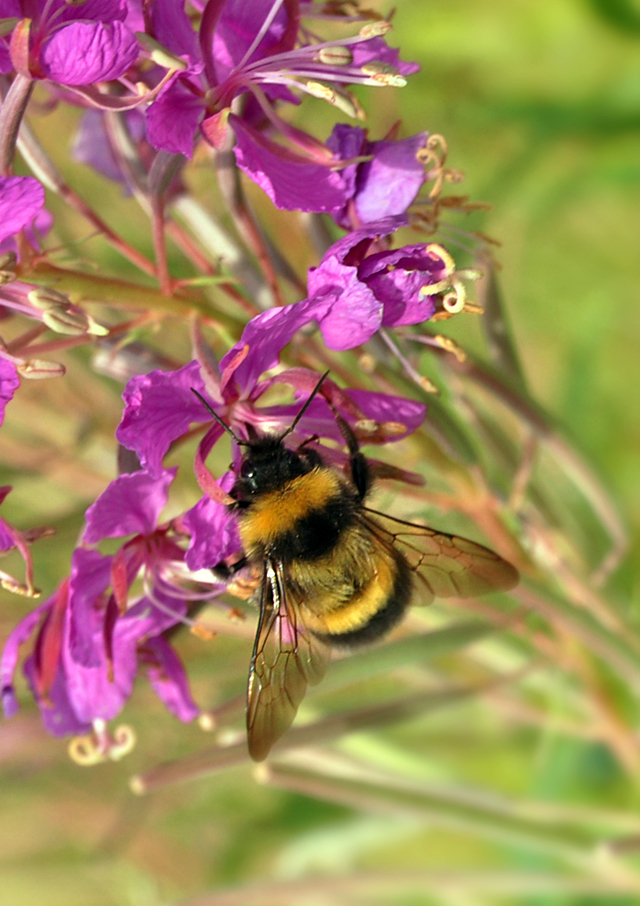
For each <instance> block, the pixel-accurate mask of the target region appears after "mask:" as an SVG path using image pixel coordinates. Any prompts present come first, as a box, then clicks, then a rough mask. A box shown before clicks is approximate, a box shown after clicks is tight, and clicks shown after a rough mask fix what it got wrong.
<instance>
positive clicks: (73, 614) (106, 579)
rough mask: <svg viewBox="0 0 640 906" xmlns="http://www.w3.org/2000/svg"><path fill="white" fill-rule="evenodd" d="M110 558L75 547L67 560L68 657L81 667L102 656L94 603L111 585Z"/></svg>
mask: <svg viewBox="0 0 640 906" xmlns="http://www.w3.org/2000/svg"><path fill="white" fill-rule="evenodd" d="M112 559H113V558H112V557H103V556H102V554H100V553H98V551H90V550H84V549H83V548H77V549H76V550H75V551H74V552H73V555H72V558H71V578H70V581H69V655H70V657H71V658H72V659H73V660H74V661H75V662H77V663H78V664H82V665H84V666H85V667H95V666H96V665H98V664H100V662H101V658H102V656H103V654H102V650H103V648H104V642H103V639H102V610H101V609H99V608H97V607H96V601H97V599H98V598H99V596H100V595H102V593H103V592H104V591H106V589H107V588H108V587H109V585H110V583H111V562H112Z"/></svg>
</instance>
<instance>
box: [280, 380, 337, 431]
mask: <svg viewBox="0 0 640 906" xmlns="http://www.w3.org/2000/svg"><path fill="white" fill-rule="evenodd" d="M328 374H329V372H328V371H325V373H324V374H323V375H322V377H321V378H320V380H319V381H318V383H317V384H316V386H315V387H314V388H313V390H312V391H311V393H310V394H309V396H308V397H307V399H306V400H305V403H304V405H303V407H302V409H301V410H300V411H299V412H298V414H297V415H296V417H295V418H294V420H293V421H292V422H291V424H290V425H289V427H288V428H287V430H286V431H285V432H284V434H283V435H282V436H281V438H280V440H284V439H285V437H288V436H289V435H290V434H291V433H292V432H293V431H295V429H296V425H297V424H298V422H299V421H300V419H301V418H302V416H303V415H304V414H305V412H306V411H307V409H308V408H309V406H310V405H311V403H312V402H313V398H314V397H315V395H316V394H317V392H318V390H320V388H321V387H322V383H323V381H324V380H325V378H326V377H327V376H328Z"/></svg>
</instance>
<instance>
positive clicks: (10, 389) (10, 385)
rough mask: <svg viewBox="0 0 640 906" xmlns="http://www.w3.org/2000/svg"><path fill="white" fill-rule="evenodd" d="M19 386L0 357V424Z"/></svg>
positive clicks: (11, 366) (15, 375) (12, 367)
mask: <svg viewBox="0 0 640 906" xmlns="http://www.w3.org/2000/svg"><path fill="white" fill-rule="evenodd" d="M34 181H35V180H34ZM19 386H20V380H19V378H18V372H17V370H16V366H15V365H14V364H13V362H9V361H7V359H0V425H1V424H2V423H3V421H4V410H5V408H6V406H7V403H9V402H10V401H11V400H12V399H13V395H14V393H15V392H16V390H17V389H18V387H19Z"/></svg>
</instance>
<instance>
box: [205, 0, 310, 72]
mask: <svg viewBox="0 0 640 906" xmlns="http://www.w3.org/2000/svg"><path fill="white" fill-rule="evenodd" d="M215 5H216V6H218V7H220V13H219V19H218V21H217V23H216V27H215V31H214V33H213V35H214V37H213V48H212V51H213V55H212V56H213V65H214V68H215V74H216V77H217V80H218V83H220V82H222V81H223V80H224V79H225V78H226V77H227V76H228V75H229V73H230V72H231V71H232V70H233V69H234V68H235V67H236V66H237V65H238V64H239V63H240V62H242V60H243V59H244V56H245V54H246V52H247V51H248V50H249V48H250V47H251V45H252V44H253V41H254V39H255V38H256V36H257V34H258V31H259V30H260V29H261V28H262V25H263V23H264V21H265V19H266V18H267V16H268V14H269V13H270V12H271V9H272V7H273V0H251V2H250V3H248V2H247V0H222V2H221V0H217V2H216V4H215ZM291 8H292V5H291V4H289V5H288V7H287V4H282V6H281V7H280V9H279V10H278V12H277V13H276V15H275V17H274V20H273V22H272V23H271V25H270V26H269V28H268V30H267V31H266V32H265V34H264V36H263V37H262V39H261V41H260V43H259V45H258V46H257V48H256V49H255V50H254V52H253V53H252V55H251V57H250V58H249V60H251V61H256V60H260V59H262V58H264V57H266V56H268V55H269V54H272V53H274V52H276V51H277V52H283V51H286V50H291V48H292V47H293V46H294V42H295V38H296V33H297V21H292V20H290V17H289V14H288V11H287V9H291ZM247 62H248V61H247Z"/></svg>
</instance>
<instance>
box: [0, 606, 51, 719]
mask: <svg viewBox="0 0 640 906" xmlns="http://www.w3.org/2000/svg"><path fill="white" fill-rule="evenodd" d="M53 601H54V598H48V599H47V600H46V601H44V602H43V603H42V604H40V605H39V606H38V607H36V608H35V609H34V610H32V611H31V613H28V614H27V615H26V617H23V618H22V620H20V622H19V623H18V625H17V626H16V627H15V629H14V630H13V631H12V632H11V633H10V634H9V638H8V639H7V641H6V642H5V645H4V649H3V652H2V658H0V686H1V687H2V693H1V694H2V707H3V710H4V716H5V717H13V715H14V714H15V713H16V711H17V710H18V702H17V699H16V695H15V692H14V691H13V677H14V674H15V671H16V666H17V664H18V655H19V652H20V646H21V645H23V644H24V643H25V642H26V641H27V639H29V638H30V637H31V636H32V635H33V633H34V632H35V629H36V626H37V625H38V623H39V622H40V620H41V619H42V617H43V615H44V614H45V613H46V612H47V611H48V610H50V609H51V607H52V605H53Z"/></svg>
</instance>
